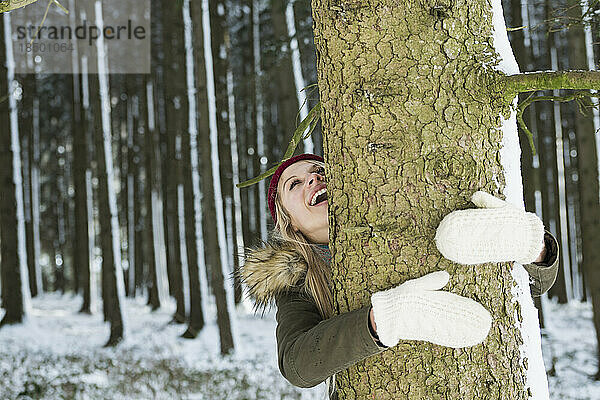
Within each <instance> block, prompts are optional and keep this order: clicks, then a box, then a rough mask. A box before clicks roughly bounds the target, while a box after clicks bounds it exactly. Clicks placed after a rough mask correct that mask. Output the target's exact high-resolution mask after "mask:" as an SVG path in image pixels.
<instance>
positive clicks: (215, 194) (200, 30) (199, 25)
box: [191, 1, 234, 354]
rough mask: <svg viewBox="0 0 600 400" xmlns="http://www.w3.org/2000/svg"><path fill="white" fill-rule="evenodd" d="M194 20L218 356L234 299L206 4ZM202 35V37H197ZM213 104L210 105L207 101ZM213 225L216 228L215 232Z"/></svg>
mask: <svg viewBox="0 0 600 400" xmlns="http://www.w3.org/2000/svg"><path fill="white" fill-rule="evenodd" d="M191 6H192V7H191V10H192V12H191V14H192V21H194V25H195V27H196V29H195V31H194V32H195V36H194V55H195V60H196V62H195V64H196V68H197V69H196V79H197V81H196V88H197V93H198V96H197V99H198V114H199V116H200V118H199V121H200V122H199V124H198V146H199V150H200V160H201V162H200V166H201V171H202V172H201V174H200V176H201V185H202V220H203V224H202V237H203V239H204V251H205V261H206V268H207V269H208V270H210V276H211V286H212V292H213V294H214V296H215V300H216V305H217V325H218V326H219V339H220V346H221V354H227V353H229V352H230V351H232V350H233V348H234V343H233V333H232V326H231V325H232V324H231V317H232V316H231V315H230V312H231V311H232V309H231V306H232V304H231V303H233V296H229V293H228V290H227V288H226V287H225V284H226V283H225V281H224V278H225V277H224V266H226V265H224V264H226V262H227V258H226V257H224V253H223V252H222V250H223V246H225V234H224V228H225V226H224V218H223V212H222V210H223V208H222V207H223V206H222V203H221V201H222V199H221V187H220V186H221V184H220V178H219V175H218V174H219V156H218V147H217V132H216V127H217V123H216V107H215V104H214V96H215V93H214V80H213V79H214V78H213V74H212V52H211V48H210V41H209V40H210V34H209V32H210V19H209V18H207V17H208V15H205V14H203V13H205V12H208V11H209V9H207V7H209V5H208V1H203V2H202V3H200V2H195V3H193V4H191ZM200 36H201V37H200ZM211 101H213V103H212V104H211V103H210V102H211ZM215 223H216V229H215Z"/></svg>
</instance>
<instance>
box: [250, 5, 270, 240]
mask: <svg viewBox="0 0 600 400" xmlns="http://www.w3.org/2000/svg"><path fill="white" fill-rule="evenodd" d="M252 38H253V41H252V53H253V55H254V104H255V107H256V111H255V118H256V153H257V155H258V159H259V163H260V173H261V174H262V173H263V172H265V171H266V170H267V158H266V156H265V129H264V126H265V124H264V119H263V118H264V115H263V106H264V105H263V97H262V92H263V86H262V79H263V71H262V67H261V53H260V2H259V1H258V0H253V1H252ZM249 161H250V162H249V164H248V165H252V157H250V160H249ZM252 172H253V171H248V174H249V175H250V176H252ZM266 190H267V189H266V186H265V180H264V179H263V180H261V181H260V182H258V209H259V215H258V216H256V217H257V218H258V220H259V227H260V239H261V240H262V241H266V240H267V236H268V232H267V196H266ZM253 192H254V189H252V192H251V195H250V196H251V200H253V199H254V196H252V194H253ZM249 208H250V209H251V210H254V202H253V201H250V204H249ZM252 214H253V213H251V215H250V220H251V221H254V220H255V216H253V215H252Z"/></svg>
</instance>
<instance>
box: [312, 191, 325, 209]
mask: <svg viewBox="0 0 600 400" xmlns="http://www.w3.org/2000/svg"><path fill="white" fill-rule="evenodd" d="M324 201H327V189H326V188H323V189H321V190H319V191H318V192H316V193H315V194H314V195H313V197H312V199H311V200H310V205H311V206H318V205H319V204H321V203H323V202H324Z"/></svg>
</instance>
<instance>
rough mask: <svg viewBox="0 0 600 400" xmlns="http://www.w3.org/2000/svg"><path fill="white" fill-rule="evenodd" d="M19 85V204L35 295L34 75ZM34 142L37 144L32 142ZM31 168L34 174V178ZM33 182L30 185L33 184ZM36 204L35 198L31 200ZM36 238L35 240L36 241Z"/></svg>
mask: <svg viewBox="0 0 600 400" xmlns="http://www.w3.org/2000/svg"><path fill="white" fill-rule="evenodd" d="M20 81H21V86H22V87H23V95H22V100H21V102H20V104H21V106H20V110H19V133H20V136H21V143H22V149H21V150H22V151H21V153H22V160H23V207H24V213H25V215H24V217H25V236H26V241H27V271H28V274H29V290H30V292H31V296H32V297H35V296H37V295H38V294H39V292H40V291H41V290H42V287H41V277H40V276H39V273H40V268H39V248H40V246H39V208H38V209H36V210H34V205H33V204H34V196H38V193H39V189H38V187H37V186H38V179H37V175H38V174H39V170H38V169H37V167H34V160H33V153H34V152H33V148H34V143H33V138H34V132H33V131H34V98H35V97H36V75H35V74H28V75H22V76H21V79H20ZM36 145H37V144H36ZM34 170H35V174H36V177H35V178H34V177H33V175H34ZM34 183H35V185H36V187H35V188H34V187H33V185H34ZM35 205H36V207H39V200H38V201H36V203H35ZM36 240H37V241H38V243H36Z"/></svg>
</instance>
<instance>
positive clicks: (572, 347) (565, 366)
mask: <svg viewBox="0 0 600 400" xmlns="http://www.w3.org/2000/svg"><path fill="white" fill-rule="evenodd" d="M543 307H544V319H545V325H546V329H545V330H544V332H543V333H542V351H543V356H544V364H545V365H546V370H547V371H548V383H549V385H550V398H551V399H552V400H598V399H600V382H596V381H593V380H592V377H593V376H594V374H595V373H596V372H597V371H598V361H597V360H598V358H597V356H596V354H597V352H596V333H595V331H594V325H593V324H592V305H591V304H590V303H579V302H571V303H568V304H566V305H560V304H556V303H554V302H551V301H544V304H543Z"/></svg>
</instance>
